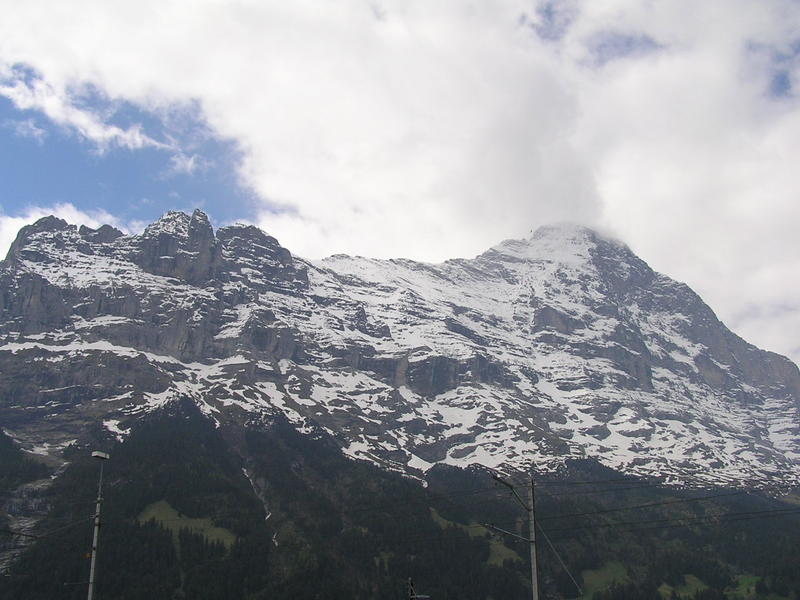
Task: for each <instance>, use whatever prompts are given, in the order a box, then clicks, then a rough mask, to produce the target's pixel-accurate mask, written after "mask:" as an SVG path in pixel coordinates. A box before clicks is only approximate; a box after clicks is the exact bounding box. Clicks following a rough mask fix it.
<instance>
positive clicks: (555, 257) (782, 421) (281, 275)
mask: <svg viewBox="0 0 800 600" xmlns="http://www.w3.org/2000/svg"><path fill="white" fill-rule="evenodd" d="M0 290H2V293H1V295H0V423H2V428H3V430H4V431H5V433H6V434H8V435H9V436H11V437H12V438H13V439H14V440H16V441H17V443H18V444H20V445H21V447H22V448H23V449H25V450H27V451H29V452H34V453H37V454H40V455H46V456H48V457H50V458H51V460H55V461H59V460H62V459H61V458H60V457H61V455H62V451H63V450H64V449H65V448H67V447H69V446H70V444H74V443H76V442H77V441H80V440H81V439H83V438H84V437H85V436H86V432H87V431H88V429H89V428H90V427H92V426H93V424H95V423H102V424H103V426H104V427H105V429H106V430H107V431H108V432H110V433H112V434H113V435H114V436H116V437H117V438H119V439H123V438H124V437H125V436H126V435H127V432H128V431H129V430H130V428H131V426H132V424H134V423H135V422H136V421H137V420H138V419H141V418H142V416H143V415H145V414H148V413H150V412H152V411H154V410H158V409H160V408H162V407H164V406H166V405H169V404H170V403H173V402H178V401H181V400H190V401H191V402H193V403H194V404H195V405H196V406H197V407H198V408H199V409H200V411H201V412H202V413H203V414H204V415H205V416H206V417H207V418H208V419H209V420H210V421H211V422H213V423H214V424H215V425H216V426H218V427H220V426H240V427H248V428H249V427H258V426H259V424H263V423H267V422H270V419H271V418H272V417H273V416H274V415H276V414H280V415H283V416H285V417H286V418H287V419H288V420H289V421H290V422H291V423H292V424H293V425H294V426H295V427H296V428H297V429H298V430H299V431H301V432H303V433H305V434H308V435H314V434H315V433H320V432H325V433H327V434H330V435H331V436H332V437H333V439H335V440H336V442H337V443H338V444H339V446H340V447H341V449H342V451H343V452H344V453H345V454H346V455H348V456H351V457H353V458H358V459H365V460H368V461H372V462H374V463H376V464H378V465H381V466H382V467H383V468H387V469H390V470H396V471H399V472H404V473H407V474H410V475H412V476H416V477H422V476H423V474H424V473H425V472H426V471H428V470H429V469H430V468H431V467H432V466H433V465H436V464H443V465H452V466H458V467H466V466H469V465H472V464H478V465H483V466H487V467H492V468H498V469H500V470H504V471H506V472H513V471H520V470H527V469H528V468H529V467H530V465H531V463H533V465H534V466H535V468H536V469H537V470H539V471H545V472H546V471H553V470H556V469H558V468H559V465H562V464H563V462H564V460H565V458H568V457H572V458H579V457H594V458H596V459H597V460H598V461H599V462H600V463H602V464H604V465H606V466H609V467H612V468H615V469H618V470H620V471H622V472H625V473H629V474H636V475H640V476H660V477H666V478H667V479H668V480H671V481H674V482H682V483H690V484H699V483H703V482H705V483H709V482H714V483H718V484H724V483H747V482H751V483H752V482H758V481H763V480H777V479H780V480H782V481H786V480H790V481H795V482H797V481H798V480H799V479H800V418H798V412H799V411H800V373H798V369H797V366H796V365H794V364H793V363H792V362H791V361H790V360H788V359H787V358H785V357H782V356H779V355H776V354H773V353H770V352H766V351H763V350H759V349H758V348H756V347H754V346H753V345H751V344H748V343H747V342H745V341H744V340H742V339H741V338H739V337H738V336H736V335H735V334H733V333H732V332H731V331H729V330H728V329H727V328H726V327H725V326H724V324H723V323H721V322H720V321H719V319H717V317H716V316H715V315H714V313H713V311H712V310H711V309H710V308H709V307H708V306H707V305H706V304H705V303H703V301H702V300H701V298H700V297H699V296H698V295H697V294H695V293H694V292H693V291H692V290H691V289H689V288H688V287H687V286H686V285H684V284H681V283H678V282H675V281H673V280H672V279H670V278H668V277H666V276H664V275H661V274H659V273H656V272H654V271H653V270H652V269H651V268H650V267H649V266H648V265H647V264H646V263H645V262H644V261H642V260H641V259H640V258H638V257H637V256H636V255H634V254H633V253H632V252H631V251H630V249H629V248H627V247H626V246H625V245H624V244H622V243H620V242H618V241H615V240H612V239H609V238H606V237H604V236H602V235H600V234H599V233H597V232H595V231H592V230H590V229H587V228H583V227H578V226H572V225H559V226H553V227H543V228H541V229H539V230H537V231H536V232H534V233H533V234H532V236H531V237H530V238H529V239H524V240H507V241H505V242H502V243H500V244H498V245H497V246H495V247H493V248H491V249H489V250H487V251H486V252H484V253H483V254H481V255H480V256H477V257H476V258H474V259H457V260H449V261H446V262H444V263H441V264H428V263H421V262H415V261H411V260H402V259H400V260H375V259H368V258H362V257H351V256H344V255H335V256H332V257H329V258H327V259H324V260H320V261H308V260H303V259H301V258H298V257H295V256H293V255H292V254H291V253H290V252H289V250H287V249H285V248H284V247H282V246H281V245H280V244H279V243H278V241H277V240H276V239H275V238H273V237H270V236H269V235H267V234H266V233H264V232H263V231H261V230H259V229H257V228H255V227H253V226H249V225H234V226H231V227H223V228H221V229H219V230H218V231H217V232H214V231H213V229H212V227H211V225H210V223H209V220H208V218H207V216H206V215H205V214H203V213H202V212H200V211H195V212H194V213H193V214H192V215H188V214H185V213H181V212H169V213H167V214H165V215H164V216H163V217H162V218H161V219H160V220H158V221H157V222H155V223H153V224H151V225H149V226H148V227H147V228H146V229H145V231H144V232H143V233H142V234H141V235H123V234H122V233H121V232H120V231H118V230H116V229H114V228H112V227H109V226H103V227H101V228H99V229H97V230H92V229H89V228H86V227H81V228H80V229H78V228H76V227H74V226H72V225H68V224H67V223H66V222H64V221H62V220H60V219H57V218H55V217H46V218H43V219H41V220H39V221H37V222H36V223H35V224H33V225H30V226H27V227H24V228H23V229H22V230H21V231H20V233H19V235H18V237H17V239H16V241H15V242H14V244H13V245H12V247H11V249H10V251H9V253H8V256H7V258H6V260H5V261H3V262H2V263H1V264H0Z"/></svg>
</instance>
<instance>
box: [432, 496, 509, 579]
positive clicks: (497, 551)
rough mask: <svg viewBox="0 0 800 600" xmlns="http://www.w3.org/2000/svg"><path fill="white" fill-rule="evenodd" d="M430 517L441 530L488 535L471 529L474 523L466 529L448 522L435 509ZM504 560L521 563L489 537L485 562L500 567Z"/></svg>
mask: <svg viewBox="0 0 800 600" xmlns="http://www.w3.org/2000/svg"><path fill="white" fill-rule="evenodd" d="M431 517H432V518H433V520H434V521H436V524H437V525H439V527H441V528H442V529H444V528H445V527H458V528H460V529H463V530H464V532H466V534H467V535H469V536H470V537H474V538H482V537H484V536H485V535H486V534H487V533H488V530H487V529H485V528H483V527H473V525H477V523H475V522H470V526H469V527H467V526H465V525H462V524H460V523H456V522H455V521H449V520H448V519H445V518H444V517H443V516H442V515H440V514H439V513H438V511H437V510H436V509H435V508H431ZM506 560H514V561H519V562H522V557H521V556H520V555H519V554H517V553H516V552H515V551H514V550H512V549H511V548H508V547H507V546H506V545H505V544H503V542H501V541H500V540H499V539H497V538H495V537H491V538H490V539H489V560H488V561H487V562H488V563H489V564H490V565H496V566H498V567H502V566H503V562H504V561H506Z"/></svg>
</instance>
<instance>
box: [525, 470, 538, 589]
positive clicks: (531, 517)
mask: <svg viewBox="0 0 800 600" xmlns="http://www.w3.org/2000/svg"><path fill="white" fill-rule="evenodd" d="M528 504H530V507H529V508H528V535H529V536H530V540H531V544H530V545H531V593H532V597H533V600H539V574H538V573H537V570H536V522H535V518H536V501H535V498H534V495H533V473H531V481H530V487H529V488H528Z"/></svg>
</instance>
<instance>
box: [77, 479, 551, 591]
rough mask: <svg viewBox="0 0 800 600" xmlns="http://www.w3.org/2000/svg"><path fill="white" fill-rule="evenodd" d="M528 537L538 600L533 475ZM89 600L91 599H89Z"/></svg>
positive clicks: (532, 584) (534, 587) (533, 587)
mask: <svg viewBox="0 0 800 600" xmlns="http://www.w3.org/2000/svg"><path fill="white" fill-rule="evenodd" d="M527 508H528V535H529V538H530V546H531V596H532V598H533V600H539V575H538V572H537V568H536V522H535V520H534V513H535V512H536V505H535V503H534V497H533V475H531V486H530V488H529V489H528V507H527ZM90 600H91V599H90Z"/></svg>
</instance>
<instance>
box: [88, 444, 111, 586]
mask: <svg viewBox="0 0 800 600" xmlns="http://www.w3.org/2000/svg"><path fill="white" fill-rule="evenodd" d="M92 457H93V458H96V459H98V460H99V461H100V480H99V481H98V482H97V507H96V508H95V511H94V537H93V538H92V565H91V567H90V569H89V592H88V596H87V600H93V598H94V584H95V576H96V573H97V569H96V566H97V538H98V537H99V536H100V505H101V504H102V502H103V463H104V462H105V461H107V460H108V459H109V458H111V457H110V456H109V455H108V454H107V453H106V452H98V451H94V452H92Z"/></svg>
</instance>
